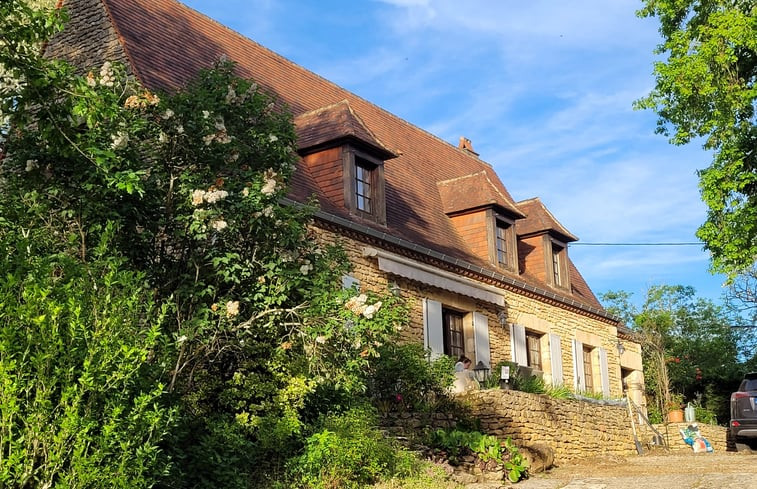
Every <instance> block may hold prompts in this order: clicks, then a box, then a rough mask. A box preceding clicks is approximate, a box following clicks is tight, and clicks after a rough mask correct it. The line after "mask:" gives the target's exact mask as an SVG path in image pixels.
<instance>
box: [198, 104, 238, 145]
mask: <svg viewBox="0 0 757 489" xmlns="http://www.w3.org/2000/svg"><path fill="white" fill-rule="evenodd" d="M202 114H203V117H205V118H206V119H207V117H208V115H210V113H209V112H208V111H207V110H203V111H202ZM206 114H207V115H206ZM213 125H214V127H215V129H216V132H214V133H210V134H207V135H205V136H203V138H202V142H203V143H205V146H210V143H212V142H213V141H217V142H218V143H219V144H228V143H230V142H231V136H229V133H227V132H226V124H225V123H224V121H223V117H221V116H218V117H216V119H215V122H214V124H213Z"/></svg>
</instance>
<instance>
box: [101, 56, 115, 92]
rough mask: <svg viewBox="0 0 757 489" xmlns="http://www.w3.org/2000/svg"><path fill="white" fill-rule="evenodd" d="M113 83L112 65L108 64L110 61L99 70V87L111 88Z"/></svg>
mask: <svg viewBox="0 0 757 489" xmlns="http://www.w3.org/2000/svg"><path fill="white" fill-rule="evenodd" d="M114 82H115V78H114V77H113V65H111V64H110V61H106V62H105V63H103V65H102V68H100V85H103V86H106V87H112V86H113V83H114Z"/></svg>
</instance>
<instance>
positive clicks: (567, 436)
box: [383, 389, 729, 465]
mask: <svg viewBox="0 0 757 489" xmlns="http://www.w3.org/2000/svg"><path fill="white" fill-rule="evenodd" d="M458 398H459V399H460V400H461V401H462V402H463V403H464V404H466V405H467V406H468V407H469V410H470V411H469V414H470V415H471V416H473V417H475V418H478V419H479V420H480V421H481V431H482V432H484V433H487V434H490V435H494V436H496V437H498V438H500V439H502V440H504V439H505V438H507V437H510V438H512V440H513V442H515V444H516V445H517V446H518V447H521V448H527V447H537V446H544V445H546V446H547V447H549V448H550V449H551V450H552V455H553V456H554V462H555V464H556V465H560V464H562V463H567V462H570V461H571V460H575V459H578V458H583V457H591V456H597V455H621V456H628V455H636V454H637V452H636V445H635V443H634V438H633V431H632V429H631V421H630V418H629V416H628V410H627V408H626V406H625V405H609V404H601V403H595V402H590V401H579V400H573V399H553V398H551V397H549V396H546V395H539V394H529V393H526V392H520V391H510V390H499V389H489V390H481V391H475V392H470V393H467V394H461V395H460V396H459V397H458ZM383 421H384V424H385V426H386V427H387V428H388V429H389V431H391V432H393V433H395V434H397V433H400V434H407V433H408V432H413V431H418V430H420V429H422V428H424V427H431V428H451V427H454V426H455V424H456V421H457V420H456V417H455V416H453V415H449V414H441V413H435V414H428V413H424V414H411V413H389V414H388V415H386V416H385V417H384V420H383ZM686 426H688V423H670V424H668V425H655V429H656V430H657V431H658V432H660V433H661V434H662V436H663V438H664V440H665V442H666V444H667V446H668V448H669V449H670V450H671V451H674V452H676V451H691V450H692V449H691V447H690V446H688V445H686V444H685V443H684V441H683V438H682V437H681V435H680V433H679V430H680V429H682V428H685V427H686ZM699 429H700V431H701V433H702V436H703V437H704V438H706V439H707V441H708V442H710V444H711V445H712V447H713V449H714V450H715V451H726V450H728V449H729V447H728V446H727V441H726V432H727V428H724V427H722V426H715V425H705V424H701V423H700V424H699ZM637 430H638V431H637V436H638V440H639V442H640V443H641V445H642V447H643V448H644V450H645V452H646V451H647V450H649V449H650V445H651V442H652V439H653V436H654V433H653V432H652V430H651V429H649V428H648V427H647V426H646V425H643V426H638V425H637Z"/></svg>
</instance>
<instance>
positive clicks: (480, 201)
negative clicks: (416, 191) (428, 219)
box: [436, 170, 526, 219]
mask: <svg viewBox="0 0 757 489" xmlns="http://www.w3.org/2000/svg"><path fill="white" fill-rule="evenodd" d="M436 185H437V187H439V195H440V197H441V199H442V206H443V210H444V213H445V214H447V215H453V214H460V213H464V212H466V211H469V210H472V209H479V208H484V207H496V208H499V210H501V211H503V212H504V213H506V214H507V215H508V217H512V218H513V219H518V218H522V217H525V216H526V215H525V214H523V212H521V211H520V209H518V206H517V205H515V202H514V201H513V199H512V197H510V194H509V192H507V190H505V189H504V187H503V188H497V185H495V184H494V182H493V181H492V179H491V178H489V175H488V173H487V171H486V170H481V171H479V172H476V173H472V174H470V175H463V176H462V177H457V178H451V179H448V180H444V181H441V182H437V184H436Z"/></svg>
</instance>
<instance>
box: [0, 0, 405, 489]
mask: <svg viewBox="0 0 757 489" xmlns="http://www.w3.org/2000/svg"><path fill="white" fill-rule="evenodd" d="M0 14H2V15H1V16H0V32H2V36H3V42H1V43H0V64H2V66H3V67H4V68H5V69H6V70H7V71H6V72H7V73H9V74H10V75H11V76H12V77H13V80H15V83H12V84H7V85H4V86H3V87H2V88H0V89H1V90H2V100H0V102H1V103H2V109H3V113H4V114H7V115H8V118H9V119H8V121H9V126H8V127H9V128H11V130H10V131H9V132H8V133H7V139H6V140H5V141H4V142H3V153H4V158H3V159H2V163H1V168H0V191H2V194H3V200H2V202H1V203H0V216H2V219H3V222H4V223H6V225H7V229H8V239H20V238H19V236H20V237H22V238H23V239H24V240H25V241H24V243H25V246H26V247H27V248H26V249H27V254H28V255H29V256H30V257H48V256H55V257H61V260H64V259H65V261H66V263H69V262H70V263H72V265H71V267H72V269H76V268H75V266H74V265H76V266H80V267H83V268H84V269H85V270H89V268H87V267H95V268H96V267H104V266H106V265H107V264H110V263H113V262H114V261H117V262H118V263H119V270H122V271H123V272H124V273H131V274H133V276H136V277H141V278H143V281H144V284H143V287H145V289H140V290H142V292H143V293H147V292H146V291H149V298H150V301H152V302H151V303H154V307H151V308H148V309H145V310H144V311H140V312H141V313H142V314H143V315H144V318H141V316H140V318H139V320H138V318H137V316H136V315H135V316H134V317H133V318H132V319H131V321H133V323H130V324H129V325H128V326H130V327H131V328H133V329H131V330H128V329H127V330H126V331H131V332H132V336H133V340H134V341H138V340H139V339H140V338H141V336H140V335H139V334H138V331H141V330H140V329H139V328H138V326H139V325H140V324H150V325H153V324H159V325H160V329H159V333H160V337H161V338H163V339H164V341H163V342H162V343H161V344H160V348H157V347H155V348H152V346H150V348H151V349H150V351H151V352H152V355H153V357H151V362H152V363H151V365H155V366H157V367H156V368H155V369H149V368H147V369H146V370H145V371H144V372H143V373H144V375H146V376H147V378H145V379H142V380H140V385H142V386H143V387H142V388H143V389H144V390H140V391H129V390H127V391H126V394H125V397H123V398H120V397H113V396H116V391H112V390H109V391H107V392H106V393H104V394H103V401H102V405H103V406H107V407H109V408H111V409H112V410H116V412H115V414H113V413H108V412H106V411H104V410H100V411H92V413H91V419H92V421H91V423H92V424H93V425H96V424H97V420H100V422H101V424H102V425H103V426H109V425H108V424H107V421H108V419H109V418H108V416H111V415H112V416H116V414H118V413H119V412H124V413H128V412H130V411H129V410H128V409H127V407H128V406H129V402H132V403H133V400H134V398H133V396H132V397H129V393H133V394H134V395H137V394H139V393H142V392H146V393H149V395H150V396H152V397H150V398H149V399H150V400H151V401H152V400H154V401H155V402H156V403H157V404H155V405H154V406H155V407H154V409H155V410H158V411H159V412H164V411H162V410H165V412H173V411H174V410H175V411H176V416H177V417H178V421H177V423H176V426H175V429H172V430H171V432H170V433H168V434H167V435H166V436H165V437H163V436H162V435H161V436H157V437H156V438H154V439H152V441H154V442H155V443H161V446H162V448H163V449H164V450H163V453H164V454H165V455H166V457H168V458H170V460H172V462H173V463H172V465H171V466H168V465H166V470H169V469H170V470H171V471H172V472H171V473H170V477H168V478H166V479H164V480H163V483H165V484H166V485H169V486H171V487H255V486H260V485H261V484H263V482H262V481H261V479H262V478H264V477H275V476H276V475H277V471H278V470H280V469H283V467H284V465H285V462H286V461H287V459H289V458H292V457H294V456H296V455H297V454H298V453H299V451H301V449H302V447H303V446H304V443H305V440H306V437H307V436H308V435H309V434H310V433H309V432H310V431H311V423H312V422H313V421H314V420H315V419H317V418H318V417H319V416H320V415H321V414H323V413H325V412H329V411H339V410H340V409H347V408H348V407H349V406H347V405H345V406H339V405H334V404H332V403H329V402H327V400H330V399H343V400H346V401H345V404H348V403H349V402H351V401H349V400H350V399H351V398H356V399H359V398H360V396H361V395H362V393H363V391H364V390H365V385H364V378H365V377H364V373H365V372H366V371H367V369H368V368H369V366H370V363H371V362H372V360H373V359H374V358H376V357H377V356H378V354H379V353H378V349H379V348H380V347H381V346H382V345H383V344H385V343H386V342H387V341H390V340H391V339H393V338H394V336H395V331H396V329H397V328H398V327H399V326H401V325H402V324H404V322H405V321H406V320H407V311H406V308H405V307H404V306H403V304H402V302H401V300H400V299H398V298H396V297H394V296H393V295H391V294H388V293H386V292H379V293H371V292H368V293H364V294H359V293H357V291H355V290H342V288H341V281H340V278H341V276H342V274H343V273H345V272H346V271H347V269H348V260H346V259H345V256H344V253H343V251H341V249H340V248H339V247H338V246H337V245H334V244H330V243H329V240H328V239H326V238H325V237H324V236H322V235H321V234H320V233H319V232H317V231H316V230H315V229H314V228H313V227H312V226H311V224H312V208H311V207H309V206H303V205H295V204H294V203H292V202H290V201H287V200H286V198H285V196H286V193H287V183H288V181H289V178H290V177H291V175H292V172H293V170H294V163H295V158H296V152H295V149H296V146H295V134H294V128H293V124H292V120H291V115H290V114H289V113H288V112H287V110H286V108H285V107H282V106H281V105H280V104H279V103H278V102H277V100H276V99H275V98H273V97H272V96H271V95H269V94H268V93H266V92H265V91H264V90H262V89H261V88H260V87H258V85H257V84H255V83H254V82H253V81H251V80H244V79H241V78H239V77H237V76H235V75H234V65H233V64H232V63H230V62H228V61H225V60H220V61H219V62H218V64H217V65H216V66H214V67H213V68H211V69H208V70H205V71H203V72H202V73H199V74H198V75H197V77H196V78H195V79H194V81H193V82H191V83H190V84H189V85H188V86H187V87H184V88H182V89H180V90H177V91H175V92H172V93H164V94H155V93H151V92H150V91H148V90H146V89H145V88H144V87H141V86H139V85H138V84H137V83H136V82H135V81H134V80H133V79H131V78H129V77H127V76H125V69H124V67H122V66H119V65H117V64H112V63H110V62H108V61H105V62H104V63H103V64H102V65H100V66H96V67H80V68H84V73H85V75H84V76H80V75H77V74H76V72H75V70H74V69H73V68H72V67H71V66H68V65H67V64H65V63H63V62H60V61H56V60H51V59H46V58H44V57H42V56H41V55H40V53H39V51H38V50H36V49H35V48H34V46H35V45H37V44H38V43H39V42H40V41H41V40H44V39H46V38H48V37H49V35H50V34H51V33H52V32H55V30H56V29H58V28H60V26H61V25H62V23H61V22H62V19H63V18H64V14H63V13H61V12H60V11H53V12H40V11H36V10H34V9H31V8H29V7H28V6H27V5H26V3H25V2H23V1H21V0H9V1H8V2H3V3H0ZM86 70H90V71H88V72H87V71H86ZM103 243H107V244H106V245H104V244H103ZM22 249H23V248H22ZM34 263H35V265H36V263H37V262H34ZM77 264H78V265H77ZM39 266H40V267H41V265H39ZM33 272H34V273H35V274H41V275H40V277H47V276H48V275H50V277H48V278H49V279H50V280H53V281H55V279H56V276H55V270H52V271H51V270H49V269H45V268H39V269H35V270H33ZM86 278H87V276H86V274H84V273H79V274H78V275H76V274H74V275H71V280H72V283H71V285H70V287H68V288H64V289H63V291H62V292H61V294H62V295H63V296H65V295H70V297H69V302H70V304H71V305H70V307H71V308H74V309H75V308H77V307H79V306H81V305H82V304H80V302H79V299H78V298H77V297H76V294H77V291H78V290H79V288H82V287H87V286H89V284H90V283H91V281H90V282H87V281H86V280H85V279H86ZM129 284H131V285H134V283H133V282H129ZM96 285H97V288H96V289H94V287H95V286H94V285H92V286H91V287H92V288H93V289H94V290H96V291H98V292H97V293H96V294H95V295H96V298H97V299H102V300H110V296H109V295H107V294H105V295H101V294H102V291H103V290H104V291H106V292H107V291H108V290H109V289H107V288H104V287H103V286H101V285H100V284H99V283H97V282H96ZM130 297H131V296H130ZM82 300H83V299H82ZM94 300H95V299H93V301H94ZM61 301H63V298H61ZM9 304H11V309H9V310H8V311H7V312H6V314H7V315H8V316H10V315H12V314H13V309H14V308H16V307H21V306H20V305H14V303H10V302H9ZM67 304H68V303H67ZM93 309H94V311H95V312H96V311H97V310H98V309H96V308H94V307H93ZM107 311H108V313H109V314H113V315H114V317H115V318H118V317H119V316H115V314H114V312H113V311H112V310H110V309H107ZM158 312H159V313H160V314H159V315H158ZM71 316H72V315H71V314H69V315H65V316H64V317H63V318H61V319H60V324H61V325H62V327H70V325H69V322H71V321H72V319H70V317H71ZM98 317H99V316H97V315H95V316H91V317H89V316H88V317H87V320H86V321H83V322H82V328H83V329H82V331H84V330H86V328H87V326H90V327H91V326H93V325H94V323H93V322H94V321H95V320H96V319H97V318H98ZM158 319H159V320H158ZM127 321H128V320H127ZM56 324H57V323H56ZM77 324H78V323H77ZM118 325H121V323H119V324H118ZM115 327H116V325H113V324H111V323H105V324H104V326H103V328H104V329H105V331H104V332H103V333H102V334H103V335H104V336H105V337H107V331H108V330H109V328H115ZM113 333H114V335H115V336H116V337H118V334H117V333H118V331H117V330H114V331H113ZM82 334H83V333H82ZM51 338H55V337H54V336H52V337H51ZM150 338H152V336H150ZM18 341H19V339H18V338H12V339H11V340H9V342H10V343H11V344H12V345H13V347H14V348H17V349H19V348H20V349H21V350H23V344H21V345H20V346H19V344H18ZM150 345H151V344H150ZM64 346H65V344H64ZM148 346H149V345H146V344H144V343H137V344H136V346H134V348H136V349H137V351H143V350H140V348H142V349H144V348H148ZM108 347H110V343H107V344H105V345H103V344H100V343H97V342H87V341H85V342H84V344H83V346H81V347H80V348H81V349H82V351H83V353H82V356H83V357H84V358H89V357H93V358H100V357H107V356H108V354H109V352H110V350H108V349H107V348H108ZM56 348H57V349H55V350H54V351H53V352H52V353H51V354H50V358H53V359H55V360H57V361H62V360H61V359H59V358H58V356H60V355H63V352H64V349H63V347H62V346H56ZM135 355H136V353H135ZM131 358H132V357H129V359H131ZM135 358H136V357H135ZM145 360H146V358H143V361H145ZM18 365H19V368H21V367H23V369H24V370H22V371H21V372H20V373H19V374H24V375H31V374H30V372H28V370H27V369H28V368H32V367H33V365H32V364H23V365H22V364H18ZM108 365H110V364H108V363H106V364H105V365H104V366H103V368H105V367H107V366H108ZM116 367H117V369H118V368H120V367H118V365H116ZM116 367H114V368H116ZM158 367H159V368H158ZM8 368H10V367H8ZM82 368H83V367H82ZM118 371H120V370H118ZM140 372H142V371H140ZM102 375H104V376H105V377H107V375H105V374H102ZM140 378H141V377H140ZM77 379H78V378H77V377H65V378H64V379H63V380H61V389H62V390H64V391H65V390H66V389H68V388H69V387H70V386H69V385H66V382H69V383H74V384H75V383H76V382H77ZM93 385H94V384H92V383H90V382H88V383H86V384H84V385H83V386H82V387H81V389H82V390H81V395H82V396H83V397H84V398H86V399H92V398H93V396H94V395H95V392H94V391H91V389H92V388H93ZM163 386H164V387H163ZM158 394H161V395H158ZM139 395H142V394H139ZM324 397H325V398H326V399H324ZM19 402H22V403H26V402H27V401H26V400H21V401H19ZM161 403H164V404H161ZM45 406H48V405H44V406H42V407H41V408H40V409H41V410H44V407H45ZM150 406H153V404H151V405H150ZM161 406H163V407H161ZM50 408H51V409H52V406H50ZM150 409H153V408H152V407H151V408H150ZM117 410H121V411H117ZM87 419H90V418H87ZM6 421H7V423H8V424H6ZM6 421H4V424H3V427H4V428H8V429H17V428H14V427H10V428H9V426H10V421H8V420H6ZM164 421H165V420H164ZM158 425H160V423H159V422H157V421H156V426H158ZM162 426H165V425H162ZM120 428H121V429H123V433H121V435H122V436H130V435H133V437H134V438H133V440H134V443H137V442H138V441H139V440H141V439H142V438H141V435H140V433H141V432H140V431H139V429H140V428H139V426H136V427H134V430H135V431H134V432H133V433H131V432H130V430H131V429H132V428H131V427H130V426H128V425H125V424H124V425H120ZM22 436H32V434H29V433H24V434H23V435H22ZM30 439H31V438H30ZM56 447H57V450H58V451H54V454H55V456H56V457H58V459H60V460H62V461H63V462H62V464H63V466H66V467H68V466H69V465H71V464H73V463H74V461H75V460H77V459H76V458H75V457H73V455H75V454H72V453H70V452H67V451H65V449H66V448H67V445H65V444H63V443H60V444H59V445H56ZM132 447H133V446H132V445H129V444H123V447H122V448H123V449H130V448H132ZM151 447H152V445H151ZM91 449H92V451H93V454H94V455H93V456H94V457H100V458H99V459H98V460H99V461H101V462H102V464H103V465H104V467H103V468H102V469H99V468H98V467H97V466H96V465H95V464H91V465H90V466H87V467H88V468H89V469H91V470H92V471H95V470H100V471H101V472H102V473H103V474H107V473H112V472H113V471H115V470H117V467H120V464H121V462H120V459H119V458H117V457H109V456H108V454H109V452H108V451H107V450H108V448H107V447H106V446H105V445H97V444H92V445H91ZM151 449H152V448H151ZM135 453H136V455H135V456H140V454H141V452H140V451H139V450H136V451H135ZM151 453H152V452H151ZM123 460H124V462H123V463H126V462H125V461H127V460H128V458H124V459H123ZM9 463H10V464H11V465H12V466H13V467H14V470H16V468H17V466H18V464H22V465H23V464H24V463H33V461H29V460H25V459H24V456H21V457H20V458H18V459H14V461H13V462H9ZM108 463H112V464H116V465H115V466H107V464H108ZM105 466H107V467H105ZM139 467H140V466H139V465H138V464H135V470H138V469H139ZM53 472H54V474H53V475H52V476H51V478H52V479H54V480H62V479H61V478H62V477H64V472H63V471H62V469H61V470H58V471H57V472H55V471H54V470H53ZM16 473H19V472H18V471H17V472H16ZM153 475H154V474H153ZM89 476H93V477H94V475H93V474H91V473H89V472H85V471H83V470H82V471H79V472H77V473H75V474H72V475H71V478H70V480H69V482H68V484H69V485H72V486H76V485H86V484H87V482H86V481H87V480H88V479H87V477H89ZM65 477H68V476H65ZM55 478H57V479H55ZM156 481H158V478H157V475H155V478H153V479H149V477H148V476H145V478H144V481H143V482H141V483H136V482H135V483H134V484H133V486H135V487H137V486H139V485H152V484H155V483H156Z"/></svg>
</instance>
